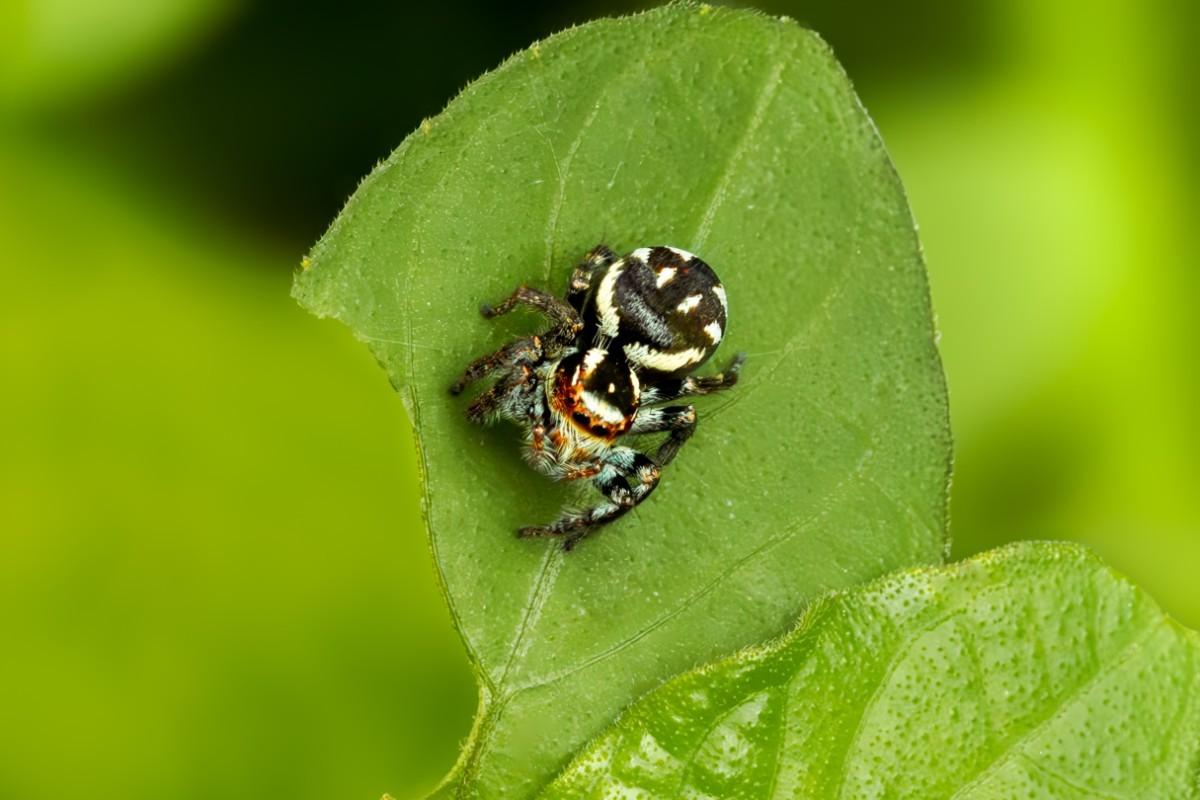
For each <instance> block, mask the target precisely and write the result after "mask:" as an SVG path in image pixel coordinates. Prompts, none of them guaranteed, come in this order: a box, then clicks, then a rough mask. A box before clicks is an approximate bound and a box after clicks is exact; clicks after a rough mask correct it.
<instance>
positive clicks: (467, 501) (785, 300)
mask: <svg viewBox="0 0 1200 800" xmlns="http://www.w3.org/2000/svg"><path fill="white" fill-rule="evenodd" d="M380 102H386V98H381V100H380ZM597 241H605V242H607V243H608V244H610V245H612V246H613V247H615V248H616V249H618V250H621V251H628V250H630V249H633V248H634V247H637V246H640V245H645V244H673V245H677V246H679V247H683V248H685V249H688V250H691V251H693V252H696V253H699V254H701V255H702V256H703V257H704V258H705V260H707V261H708V262H709V263H710V264H712V265H713V266H714V268H715V269H716V271H717V273H718V274H719V275H720V276H721V278H722V280H723V282H724V284H725V286H726V288H727V290H728V293H729V302H730V307H731V318H730V319H731V322H730V329H729V332H728V341H727V343H726V344H724V345H723V347H722V352H721V353H718V354H717V357H716V361H717V362H724V361H726V360H727V359H729V358H730V357H731V356H732V355H733V353H735V352H737V351H746V352H747V353H748V354H749V360H748V362H747V364H746V367H745V370H744V372H743V381H742V383H741V384H739V385H738V386H737V387H736V388H735V389H733V390H732V391H730V392H728V393H725V394H723V395H718V396H716V397H713V398H702V399H701V402H699V403H698V404H697V405H698V408H699V415H700V427H699V432H698V434H697V435H696V436H695V438H694V439H693V440H692V441H691V442H690V443H689V444H688V446H687V447H686V448H685V449H684V450H683V452H682V454H681V455H680V457H679V458H678V459H677V460H676V462H675V463H674V464H672V465H671V467H670V468H669V469H667V470H666V471H665V473H664V477H663V482H662V485H661V486H660V487H659V489H658V491H657V492H656V494H655V496H654V497H653V498H651V499H650V501H648V502H647V503H645V504H643V505H642V506H640V507H638V508H637V509H636V510H635V512H633V513H631V514H629V515H628V516H627V517H625V518H624V519H623V520H621V521H620V522H618V523H615V524H613V525H611V526H609V527H608V528H607V529H605V530H603V531H602V532H600V533H598V534H597V535H595V536H593V537H592V538H590V539H588V540H586V541H585V542H583V543H582V545H581V546H580V547H579V548H577V549H576V550H575V551H574V552H572V553H571V554H564V553H563V552H562V551H561V550H560V548H559V547H557V546H556V544H555V543H554V542H546V541H529V540H518V539H517V538H515V536H514V532H515V530H516V528H517V527H519V526H521V525H528V524H531V523H544V522H548V521H550V520H552V519H553V518H554V517H555V516H556V515H557V513H558V511H559V509H560V507H561V506H562V505H563V504H564V503H566V502H570V501H573V500H574V501H577V502H586V503H594V502H595V501H596V500H597V499H598V495H597V494H596V493H595V491H594V490H593V489H591V488H590V487H588V486H573V487H572V486H566V487H564V486H561V485H556V484H552V483H551V482H549V481H547V480H546V479H545V478H543V477H541V476H539V475H537V474H535V473H534V472H533V471H532V470H530V469H528V468H527V467H526V466H525V465H524V464H523V463H522V460H521V458H520V456H519V455H518V446H519V441H520V433H519V431H518V430H517V429H516V428H514V427H512V426H506V427H497V428H490V429H480V428H477V427H473V426H471V425H470V424H468V422H467V421H466V420H465V419H464V417H463V409H464V407H465V402H464V401H463V400H462V399H455V398H451V397H450V396H449V395H448V394H447V387H448V386H449V385H450V383H451V382H452V381H453V380H454V379H455V378H456V377H457V376H458V375H459V374H460V372H461V370H462V368H463V367H464V365H465V364H466V362H467V361H468V360H469V359H471V358H472V357H473V356H476V355H479V354H480V353H482V352H487V351H489V350H494V349H495V348H497V347H498V346H499V345H500V344H501V343H503V342H504V341H506V340H508V339H510V338H511V337H512V336H514V335H515V334H516V333H517V332H518V331H524V332H528V331H533V330H537V328H538V325H540V324H544V323H541V322H539V321H537V320H534V319H533V318H530V317H525V318H516V319H509V318H505V319H504V320H501V321H492V322H488V321H485V320H483V319H481V318H480V316H479V313H478V307H479V304H480V303H481V302H484V301H496V300H498V299H499V298H502V297H504V296H505V295H507V294H508V293H509V292H510V291H511V290H512V289H513V288H514V287H515V286H516V285H517V284H519V283H523V282H529V283H531V284H533V285H537V286H541V287H546V288H549V289H553V290H555V291H560V290H563V289H565V284H566V280H567V276H568V274H569V272H570V270H571V268H572V267H573V266H574V264H575V263H576V262H577V261H578V260H579V258H580V257H581V256H582V254H583V253H584V252H585V251H586V250H587V249H588V248H590V247H591V246H592V245H594V244H596V242H597ZM295 294H296V296H297V297H298V298H299V300H300V301H301V302H302V303H303V304H304V305H305V306H306V307H308V308H309V309H311V310H312V311H313V312H314V313H316V314H318V315H321V316H332V317H335V318H337V319H340V320H342V321H343V322H345V323H346V324H347V325H349V326H350V327H351V328H352V329H353V330H354V332H355V333H356V334H357V335H358V336H359V337H360V338H362V339H363V340H365V341H366V342H368V343H369V344H370V346H371V348H372V350H373V352H374V353H375V355H376V356H377V357H378V359H379V361H380V363H381V364H382V365H383V366H384V367H385V368H386V370H387V372H388V374H389V376H390V377H391V380H392V383H393V384H394V385H395V386H396V387H397V388H398V390H399V392H400V394H401V396H402V398H403V399H404V401H405V404H406V406H407V408H408V411H409V413H410V415H411V417H412V420H413V423H414V426H415V427H416V431H417V434H418V439H419V451H420V461H421V465H422V471H423V475H424V480H425V495H426V513H427V523H428V528H429V535H430V541H431V544H432V549H433V553H434V557H435V559H436V562H437V566H438V569H439V572H440V575H441V579H442V581H443V583H444V587H443V588H444V590H445V593H446V597H447V602H448V603H449V605H450V608H451V611H452V614H453V617H454V620H455V624H456V625H457V627H458V630H459V632H460V634H461V635H462V638H463V641H464V643H465V645H466V647H467V650H468V653H469V655H470V658H471V660H472V662H473V664H474V666H475V668H476V671H477V673H478V676H479V681H480V708H479V716H478V719H477V720H476V725H475V728H474V730H473V731H472V733H471V736H470V739H469V740H468V742H467V744H466V746H465V749H464V753H463V757H462V758H461V759H460V762H459V764H458V766H457V768H456V771H455V773H454V775H453V776H452V778H451V779H450V780H449V781H448V782H447V784H446V786H445V787H444V789H445V790H446V791H447V792H449V791H451V790H455V791H458V792H460V793H462V794H472V793H478V794H480V795H486V796H491V795H495V794H499V793H501V792H504V793H506V794H507V795H508V796H516V797H520V796H527V795H529V794H531V793H532V792H534V791H535V790H536V789H538V788H539V787H541V786H544V785H545V783H546V782H547V781H548V780H549V779H550V778H551V777H552V776H553V775H554V774H555V773H556V772H557V771H558V770H560V769H561V768H562V767H563V766H564V765H565V763H566V761H567V759H568V758H569V757H570V754H571V753H573V752H574V751H575V750H576V749H577V748H578V747H579V746H581V745H582V744H583V743H584V742H585V741H587V740H588V739H590V738H591V737H593V736H595V735H596V734H597V733H598V732H599V731H600V730H601V729H603V727H604V726H605V725H607V724H608V723H609V722H611V720H612V719H613V718H614V716H615V715H616V713H617V712H618V711H619V710H620V709H621V708H623V707H624V706H626V705H627V704H628V703H630V702H631V701H633V700H634V699H635V698H636V697H638V696H640V695H641V694H643V693H644V692H646V691H647V690H649V689H651V688H653V687H654V686H656V685H657V684H658V683H660V682H661V681H662V680H663V679H665V678H667V677H669V676H671V675H675V674H678V673H679V672H681V671H683V670H685V669H688V668H690V667H692V666H694V665H695V664H697V663H703V662H705V661H708V660H711V659H713V658H715V657H717V656H719V655H722V654H724V653H729V652H732V651H734V650H736V649H737V648H738V647H741V646H744V645H746V644H749V643H751V642H755V641H762V640H763V639H765V638H767V637H769V636H773V635H777V634H778V633H779V632H780V631H782V630H784V629H786V627H787V626H788V625H789V624H790V622H791V620H793V619H795V616H796V614H797V613H799V611H800V609H801V608H802V607H803V606H804V604H805V603H806V602H807V601H808V600H810V599H811V598H812V597H814V596H816V595H818V594H820V593H822V592H825V591H827V590H830V589H833V588H839V587H845V586H849V585H852V584H855V583H859V582H861V581H864V580H867V579H870V578H874V577H877V576H879V575H881V574H884V573H886V572H888V571H891V570H893V569H896V568H898V567H902V566H910V565H914V564H922V563H931V562H937V561H938V560H940V557H941V554H942V552H943V549H944V546H945V537H944V530H945V504H946V488H947V476H948V472H949V455H950V442H949V432H948V425H947V416H946V399H945V387H944V383H943V379H942V374H941V369H940V365H939V362H938V357H937V352H936V349H935V346H934V342H933V331H932V325H931V319H930V310H929V302H928V294H927V287H926V282H925V273H924V268H923V265H922V263H921V257H920V249H919V246H918V243H917V238H916V235H915V232H914V228H913V224H912V220H911V218H910V216H909V212H908V208H907V205H906V203H905V198H904V194H903V191H902V189H901V187H900V183H899V181H898V179H897V177H896V175H895V173H894V171H893V169H892V166H891V164H890V162H889V161H888V158H887V155H886V153H885V152H884V150H883V146H882V144H881V143H880V141H879V138H878V136H877V135H876V132H875V130H874V129H873V127H872V125H871V122H870V120H869V119H868V117H867V116H866V114H865V113H864V111H863V110H862V108H861V106H860V105H859V103H858V101H857V99H856V98H855V96H854V93H853V91H852V89H851V87H850V85H849V82H848V81H847V80H846V77H845V76H844V74H843V73H842V71H841V69H840V67H839V66H838V64H837V62H836V61H835V60H834V59H833V57H832V55H831V54H830V52H829V49H828V48H827V47H826V46H825V45H824V44H823V43H822V42H821V41H820V39H818V38H817V37H816V36H815V35H814V34H812V33H809V32H807V31H805V30H803V29H801V28H800V27H799V26H797V25H796V24H794V23H792V22H790V21H780V20H776V19H771V18H768V17H765V16H762V15H760V14H757V13H752V12H743V11H728V10H720V9H710V8H707V7H694V6H686V5H682V6H681V5H675V6H670V7H666V8H662V9H657V10H654V11H651V12H648V13H645V14H641V15H638V16H633V17H628V18H623V19H612V20H602V21H599V22H595V23H592V24H589V25H584V26H582V27H579V28H574V29H572V30H569V31H566V32H564V33H562V34H559V35H557V36H553V37H551V38H550V39H547V40H546V41H544V42H541V43H540V44H538V45H535V46H534V47H533V48H531V49H530V50H527V51H525V52H523V53H520V54H518V55H516V56H514V57H513V58H512V59H510V60H509V61H508V62H506V63H505V64H504V65H503V66H501V67H500V68H499V69H498V70H496V71H495V72H493V73H491V74H489V75H486V76H484V77H483V78H481V79H480V80H479V81H478V82H476V83H475V84H474V85H472V86H471V87H469V88H468V89H467V90H466V91H464V92H463V94H462V95H461V96H460V97H459V98H458V99H457V100H455V101H454V102H453V103H451V104H450V106H449V107H448V108H447V109H446V111H445V112H443V113H442V114H441V115H440V116H438V117H436V118H434V119H432V120H429V121H428V122H427V123H426V124H423V125H422V126H421V129H420V130H419V131H417V132H415V133H414V134H413V135H411V136H410V137H409V138H408V139H406V140H405V142H404V143H403V144H402V145H401V146H400V148H399V149H398V150H397V151H396V152H395V153H394V154H393V155H392V156H391V157H390V158H389V159H388V160H387V161H386V162H385V163H383V164H382V165H380V167H379V168H378V169H376V170H375V171H374V172H373V173H372V174H371V175H370V176H369V177H368V178H367V180H366V181H365V182H364V183H363V185H362V186H361V187H360V188H359V190H358V191H357V192H356V193H355V195H354V197H353V198H352V199H351V200H350V202H349V203H348V204H347V206H346V208H345V210H344V211H343V213H342V214H341V215H340V216H339V218H338V219H337V221H335V223H334V224H333V226H332V228H331V229H330V231H329V232H328V233H327V234H326V235H325V237H324V238H323V239H322V240H321V241H320V242H319V243H318V244H317V246H316V247H315V248H314V250H313V252H312V254H311V256H310V259H309V260H306V262H305V269H304V270H303V271H302V272H301V273H300V274H299V275H298V277H297V280H296V287H295ZM331 413H346V411H345V410H341V411H338V412H331Z"/></svg>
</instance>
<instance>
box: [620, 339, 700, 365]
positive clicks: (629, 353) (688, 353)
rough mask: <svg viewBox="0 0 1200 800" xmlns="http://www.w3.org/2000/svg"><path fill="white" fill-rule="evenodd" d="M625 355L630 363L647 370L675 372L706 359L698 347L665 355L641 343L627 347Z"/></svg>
mask: <svg viewBox="0 0 1200 800" xmlns="http://www.w3.org/2000/svg"><path fill="white" fill-rule="evenodd" d="M625 355H626V357H628V358H629V360H630V361H632V362H633V363H635V364H637V365H638V366H641V367H645V368H646V369H653V370H658V371H659V372H675V371H676V370H680V369H683V368H684V367H686V366H689V365H691V364H695V363H697V362H698V361H700V359H702V358H704V351H703V350H701V349H700V348H698V347H691V348H688V349H687V350H680V351H678V352H676V353H664V352H662V351H661V350H655V349H653V348H650V347H647V346H646V345H644V344H640V343H639V344H627V345H625Z"/></svg>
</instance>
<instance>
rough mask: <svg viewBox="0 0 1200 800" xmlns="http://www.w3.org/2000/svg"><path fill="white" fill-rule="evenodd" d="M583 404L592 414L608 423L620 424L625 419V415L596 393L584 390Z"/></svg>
mask: <svg viewBox="0 0 1200 800" xmlns="http://www.w3.org/2000/svg"><path fill="white" fill-rule="evenodd" d="M583 405H584V407H585V408H587V410H588V411H590V412H592V414H593V416H597V417H599V418H600V419H602V420H604V421H605V422H607V423H608V424H610V425H620V424H621V423H622V422H624V421H625V415H624V414H622V413H621V412H620V411H618V410H617V409H616V408H614V407H613V406H612V405H610V404H609V403H608V401H607V400H605V399H604V398H603V397H601V396H600V395H598V394H594V393H592V392H584V393H583Z"/></svg>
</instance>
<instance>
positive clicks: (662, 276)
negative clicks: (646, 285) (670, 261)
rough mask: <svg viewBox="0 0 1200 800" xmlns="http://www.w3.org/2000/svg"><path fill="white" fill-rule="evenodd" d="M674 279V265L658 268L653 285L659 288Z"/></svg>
mask: <svg viewBox="0 0 1200 800" xmlns="http://www.w3.org/2000/svg"><path fill="white" fill-rule="evenodd" d="M674 279H675V268H674V267H664V268H663V269H661V270H659V273H658V280H656V281H655V282H654V285H655V286H657V287H658V288H660V289H661V288H662V287H664V286H666V285H667V284H668V283H670V282H671V281H672V280H674Z"/></svg>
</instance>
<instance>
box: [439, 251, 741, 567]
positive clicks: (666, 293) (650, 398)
mask: <svg viewBox="0 0 1200 800" xmlns="http://www.w3.org/2000/svg"><path fill="white" fill-rule="evenodd" d="M517 304H524V305H528V306H531V307H533V308H535V309H537V310H539V311H541V312H542V313H543V314H545V315H546V316H547V317H549V318H550V320H551V321H552V322H553V323H554V325H553V327H552V328H550V330H548V331H546V332H545V333H542V334H540V335H537V336H528V337H524V338H520V339H517V340H515V341H513V342H510V343H509V344H507V345H505V346H504V347H502V348H500V350H498V351H496V352H495V353H492V354H491V355H487V356H484V357H482V358H479V359H476V360H475V361H473V362H472V363H471V364H470V365H469V366H468V367H467V370H466V372H465V373H464V374H463V376H462V377H461V378H459V380H458V381H457V382H456V383H455V384H454V385H453V386H452V387H450V391H451V392H452V393H453V394H459V393H460V392H462V390H463V389H465V388H466V387H467V385H468V384H469V383H472V382H473V381H476V380H479V379H480V378H483V377H484V376H486V375H489V374H493V373H495V374H496V375H497V380H496V383H495V384H493V385H492V387H491V388H489V389H488V390H487V391H486V392H484V393H483V394H482V395H480V396H479V397H478V398H476V400H475V401H474V402H473V403H472V404H471V405H470V406H469V407H468V408H467V416H468V417H469V418H470V419H471V420H472V421H474V422H486V421H488V420H490V419H492V418H504V419H510V420H512V421H514V422H517V423H519V424H521V425H524V426H525V427H526V434H525V439H526V448H525V455H526V458H527V459H528V461H529V463H530V464H532V465H533V466H534V468H536V469H538V470H539V471H541V472H543V473H545V474H547V475H549V476H550V477H552V478H555V479H558V480H579V479H582V478H587V479H590V480H592V482H593V483H594V484H595V486H596V488H597V489H599V490H600V492H602V493H603V494H604V495H605V497H606V498H607V501H606V502H603V503H601V504H599V505H597V506H595V507H593V508H589V509H586V510H582V511H566V512H564V513H563V515H562V516H561V517H559V519H557V520H555V521H554V522H552V523H550V524H549V525H544V526H534V527H527V528H521V529H520V531H518V533H519V534H520V535H521V536H562V537H563V546H564V547H565V548H566V549H568V550H570V549H571V548H572V547H573V546H574V545H575V543H576V542H577V541H579V539H581V538H583V537H584V536H586V535H587V534H588V532H589V531H590V530H592V529H593V528H594V527H595V526H597V525H602V524H604V523H605V522H610V521H612V520H614V519H616V518H617V517H619V516H621V515H622V514H624V513H625V512H626V511H628V510H629V509H630V508H633V507H634V506H635V505H637V504H638V503H640V502H641V501H642V500H645V499H646V497H648V496H649V495H650V493H651V492H652V491H654V487H655V486H657V485H658V479H659V474H660V470H661V468H662V467H663V466H665V465H666V464H668V463H669V462H670V461H671V459H673V458H674V457H675V455H676V454H677V453H678V452H679V448H680V447H682V446H683V443H684V442H686V441H687V440H688V438H689V437H690V436H691V435H692V433H693V432H694V431H695V430H696V410H695V409H694V408H693V407H692V406H690V405H675V406H665V407H662V408H656V407H655V406H656V405H657V404H659V403H665V402H667V401H670V400H676V399H678V398H681V397H687V396H689V395H698V394H709V393H711V392H715V391H718V390H720V389H725V388H728V387H730V386H732V385H733V384H735V383H736V382H737V377H738V369H739V368H740V367H741V364H742V361H743V360H744V356H742V355H740V354H739V355H738V356H736V357H735V358H734V359H733V362H732V363H731V364H730V366H729V367H728V369H726V371H725V372H723V373H718V374H716V375H711V376H706V377H699V378H697V377H691V376H690V373H691V372H692V371H693V370H695V369H696V368H697V367H699V366H700V365H701V364H703V363H704V362H705V361H707V360H708V358H709V357H710V356H711V355H712V354H713V352H714V351H715V350H716V349H717V345H718V344H720V342H721V339H722V337H723V336H724V335H725V323H726V319H727V314H728V308H727V305H726V299H725V290H724V288H723V287H722V286H721V283H720V281H719V280H718V279H717V276H716V274H715V273H714V272H713V271H712V268H711V267H709V266H708V264H706V263H704V262H703V261H701V260H700V259H699V258H697V257H696V256H694V255H692V254H691V253H688V252H685V251H683V250H679V249H676V248H674V247H644V248H641V249H638V250H634V251H633V252H632V253H630V254H629V255H627V256H625V257H624V258H617V256H616V254H614V253H613V252H612V251H611V250H609V249H608V248H607V247H605V246H604V245H598V246H597V247H595V248H594V249H593V250H592V251H591V252H590V253H588V254H587V256H586V257H585V258H584V260H583V262H582V263H581V264H580V265H579V266H577V267H576V268H575V271H574V272H573V273H572V275H571V282H570V285H569V286H568V288H567V295H566V298H565V299H564V300H560V299H558V298H557V297H554V296H553V295H550V294H547V293H545V292H541V291H538V290H537V289H530V288H529V287H526V286H521V287H519V288H518V289H517V290H516V291H514V292H513V293H512V294H511V295H510V296H509V297H508V298H507V299H506V300H505V301H504V302H502V303H501V304H500V305H498V306H495V307H491V306H484V307H483V309H482V311H483V315H484V316H485V317H489V318H490V317H496V316H499V315H500V314H505V313H507V312H508V311H511V310H512V309H513V308H514V307H515V306H516V305H517ZM661 431H666V432H667V438H666V439H665V440H664V441H663V442H662V443H661V444H660V445H659V446H658V448H657V450H655V453H654V456H653V457H650V456H648V455H646V454H645V453H642V452H640V451H638V450H635V449H633V448H631V447H628V446H624V445H620V444H618V443H617V442H618V440H619V439H620V438H621V437H623V436H625V435H638V434H645V433H657V432H661Z"/></svg>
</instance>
